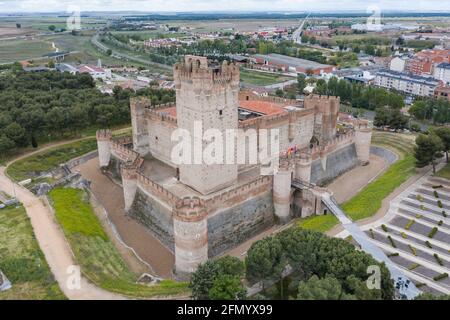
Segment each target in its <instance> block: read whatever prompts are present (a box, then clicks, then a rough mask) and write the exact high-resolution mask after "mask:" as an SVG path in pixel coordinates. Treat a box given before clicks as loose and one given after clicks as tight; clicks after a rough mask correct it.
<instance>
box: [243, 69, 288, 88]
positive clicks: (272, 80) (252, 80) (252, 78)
mask: <svg viewBox="0 0 450 320" xmlns="http://www.w3.org/2000/svg"><path fill="white" fill-rule="evenodd" d="M293 79H294V78H292V77H288V76H284V75H280V74H275V73H268V72H259V71H250V70H241V82H244V83H247V84H251V85H255V86H269V85H272V84H276V83H281V82H285V81H289V80H293Z"/></svg>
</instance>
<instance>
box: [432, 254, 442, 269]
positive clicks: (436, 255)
mask: <svg viewBox="0 0 450 320" xmlns="http://www.w3.org/2000/svg"><path fill="white" fill-rule="evenodd" d="M433 257H434V258H435V259H436V261H437V263H439V265H441V266H443V265H444V262H442V259H441V257H439V255H438V254H437V253H435V254H433Z"/></svg>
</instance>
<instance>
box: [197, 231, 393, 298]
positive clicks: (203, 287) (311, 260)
mask: <svg viewBox="0 0 450 320" xmlns="http://www.w3.org/2000/svg"><path fill="white" fill-rule="evenodd" d="M369 266H378V267H379V268H380V269H379V270H380V272H381V276H380V279H379V280H380V287H379V289H369V288H368V286H367V283H366V281H367V279H368V277H369V276H370V273H368V267H369ZM288 269H290V270H291V271H290V275H289V278H290V280H291V281H290V284H289V285H288V286H287V287H286V288H283V285H282V284H283V280H282V279H283V278H284V276H285V275H286V270H288ZM244 280H245V281H246V282H248V283H250V284H252V283H256V282H262V283H263V284H264V285H265V286H266V285H271V284H273V283H274V282H278V283H279V285H278V286H277V287H278V288H279V289H278V290H279V291H280V293H279V295H278V296H280V297H282V298H294V299H302V300H303V299H329V300H340V299H342V300H344V299H346V300H354V299H362V300H372V299H386V300H390V299H393V297H394V286H393V281H392V280H391V279H390V273H389V270H388V269H387V268H386V266H385V265H384V264H380V263H378V262H377V261H375V260H374V259H373V258H372V257H371V256H370V255H368V254H366V253H364V252H362V251H358V250H356V248H355V247H354V246H353V245H352V244H351V243H349V242H347V241H345V240H342V239H337V238H329V237H328V236H326V235H324V234H322V233H319V232H315V231H309V230H303V229H299V228H290V229H288V230H286V231H283V232H281V233H279V234H276V235H274V236H271V237H267V238H265V239H263V240H260V241H257V242H255V243H254V244H253V245H252V246H251V248H250V249H249V251H248V253H247V257H246V259H245V263H244V262H242V261H240V260H239V259H237V258H231V257H223V258H219V259H217V260H210V261H208V262H206V263H204V264H202V265H200V266H199V268H198V269H197V271H196V272H195V273H194V274H193V276H192V278H191V283H190V287H191V289H192V295H193V297H194V298H195V299H243V298H245V296H246V290H245V287H244V285H243V281H244ZM268 289H270V288H268ZM266 291H267V290H266ZM258 298H270V297H267V296H263V295H260V296H258Z"/></svg>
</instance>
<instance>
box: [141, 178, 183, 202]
mask: <svg viewBox="0 0 450 320" xmlns="http://www.w3.org/2000/svg"><path fill="white" fill-rule="evenodd" d="M137 178H138V185H139V187H141V188H142V189H143V190H144V191H146V192H147V193H149V194H150V195H152V196H154V197H156V198H158V199H160V200H161V201H163V202H164V203H166V205H167V206H169V207H173V206H174V205H175V204H176V203H177V202H178V201H179V200H180V198H179V197H178V196H176V195H175V194H174V193H172V192H170V191H169V190H167V189H166V188H164V187H163V186H161V185H160V184H158V183H157V182H155V181H153V180H151V179H150V178H149V177H147V176H146V175H144V174H143V173H142V172H139V171H138V173H137Z"/></svg>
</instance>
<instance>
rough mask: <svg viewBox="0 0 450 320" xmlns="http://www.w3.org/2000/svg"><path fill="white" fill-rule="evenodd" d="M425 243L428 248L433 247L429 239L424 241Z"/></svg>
mask: <svg viewBox="0 0 450 320" xmlns="http://www.w3.org/2000/svg"><path fill="white" fill-rule="evenodd" d="M425 244H426V246H427V247H428V248H430V249H433V246H432V245H431V243H430V241H425Z"/></svg>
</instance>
